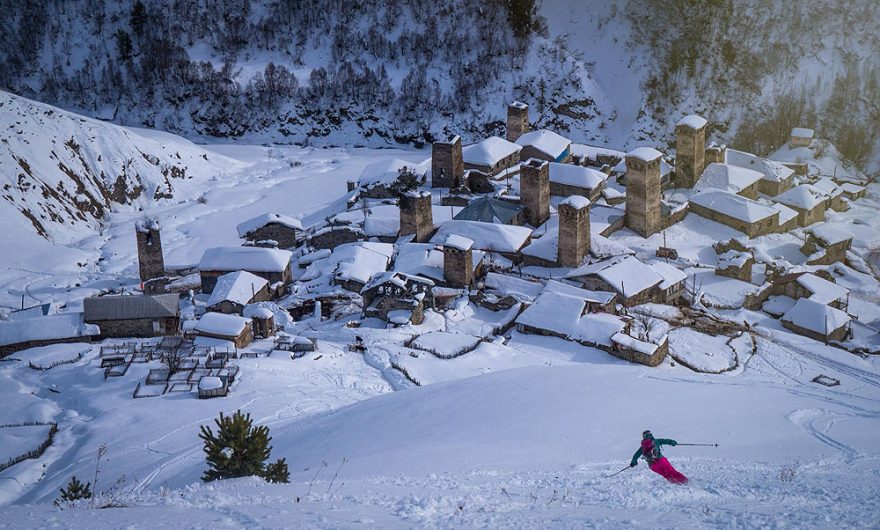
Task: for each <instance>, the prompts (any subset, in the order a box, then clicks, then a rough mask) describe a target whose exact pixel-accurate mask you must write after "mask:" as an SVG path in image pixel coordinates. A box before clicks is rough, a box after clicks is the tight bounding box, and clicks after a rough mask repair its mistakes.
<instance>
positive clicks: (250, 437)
mask: <svg viewBox="0 0 880 530" xmlns="http://www.w3.org/2000/svg"><path fill="white" fill-rule="evenodd" d="M214 423H216V424H217V434H216V435H215V434H214V432H213V431H212V430H211V429H210V428H209V427H206V426H204V425H202V428H201V433H200V434H199V438H201V439H202V440H203V441H204V443H205V447H204V451H205V459H206V460H207V462H208V470H207V471H205V474H204V475H203V476H202V480H204V481H205V482H210V481H212V480H218V479H224V478H234V477H247V476H253V475H255V476H258V477H264V476H265V475H266V467H265V466H266V460H267V459H268V458H269V454H270V453H271V452H272V447H271V446H270V445H269V442H270V441H271V440H272V438H271V437H270V436H269V428H268V427H266V426H265V425H263V426H260V427H254V425H253V420H252V419H251V415H250V414H242V413H241V411H240V410H238V411H236V412H235V413H234V414H233V415H232V416H224V415H223V413H222V412H221V413H220V418H218V419H216V420H214ZM279 464H280V465H279ZM273 466H274V467H273ZM280 466H283V467H284V469H285V470H286V468H287V464H286V463H284V462H283V460H281V461H279V462H276V463H275V464H273V465H272V466H270V467H273V470H274V472H276V473H278V472H279V468H280Z"/></svg>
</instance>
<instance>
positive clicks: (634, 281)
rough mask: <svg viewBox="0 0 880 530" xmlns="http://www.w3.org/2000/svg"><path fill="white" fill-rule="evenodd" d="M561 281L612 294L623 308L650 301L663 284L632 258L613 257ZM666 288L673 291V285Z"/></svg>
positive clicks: (588, 266) (654, 272)
mask: <svg viewBox="0 0 880 530" xmlns="http://www.w3.org/2000/svg"><path fill="white" fill-rule="evenodd" d="M565 277H566V279H569V280H574V281H576V282H578V283H580V284H581V285H582V286H583V288H584V289H587V290H591V291H610V292H615V293H617V295H618V297H619V301H620V303H621V304H622V305H624V306H625V307H632V306H635V305H639V304H644V303H647V302H652V301H654V299H655V295H656V293H657V289H658V286H659V285H660V284H661V283H664V281H665V280H666V279H665V278H664V277H663V276H661V275H660V274H659V273H657V272H656V271H655V270H654V269H653V268H652V267H651V266H649V265H646V264H644V263H642V262H641V261H639V260H638V259H637V258H636V257H635V256H615V257H613V258H610V259H607V260H604V261H600V262H598V263H589V264H586V265H582V266H580V267H578V268H576V269H574V270H572V271H571V272H569V273H568V274H567V275H566V276H565ZM668 287H669V288H674V287H675V284H672V285H669V286H668Z"/></svg>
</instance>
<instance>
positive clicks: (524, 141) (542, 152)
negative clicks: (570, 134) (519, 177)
mask: <svg viewBox="0 0 880 530" xmlns="http://www.w3.org/2000/svg"><path fill="white" fill-rule="evenodd" d="M516 143H517V144H519V145H520V146H521V147H522V150H521V151H520V152H519V159H520V160H522V161H523V162H525V161H526V160H529V159H531V158H537V159H539V160H545V161H547V162H567V161H568V159H569V158H570V157H571V140H569V139H568V138H565V137H563V136H560V135H558V134H556V133H555V132H553V131H548V130H547V129H539V130H537V131H530V132H527V133H525V134H523V135H521V136H520V137H519V138H517V139H516Z"/></svg>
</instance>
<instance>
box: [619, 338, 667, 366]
mask: <svg viewBox="0 0 880 530" xmlns="http://www.w3.org/2000/svg"><path fill="white" fill-rule="evenodd" d="M607 351H608V353H610V354H611V355H613V356H615V357H617V358H618V359H623V360H624V361H629V362H631V363H636V364H644V365H645V366H657V365H658V364H660V363H661V362H663V359H665V358H666V355H667V354H668V353H669V339H665V340H664V341H663V344H660V345H659V346H658V347H657V350H656V351H654V353H653V354H652V355H645V354H644V353H641V352H639V351H636V350H633V349H630V348H627V347H625V346H622V345H620V344H617V343H616V342H615V343H614V344H613V345H612V346H611V348H608V349H607Z"/></svg>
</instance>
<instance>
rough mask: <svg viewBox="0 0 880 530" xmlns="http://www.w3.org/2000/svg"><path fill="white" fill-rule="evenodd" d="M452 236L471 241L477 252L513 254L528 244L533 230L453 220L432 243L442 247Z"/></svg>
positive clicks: (432, 239) (444, 224) (441, 226)
mask: <svg viewBox="0 0 880 530" xmlns="http://www.w3.org/2000/svg"><path fill="white" fill-rule="evenodd" d="M452 234H457V235H460V236H463V237H466V238H468V239H470V240H471V241H473V242H474V248H475V249H477V250H489V251H495V252H511V253H512V252H517V251H518V250H520V249H521V248H522V247H523V245H525V244H526V242H527V241H528V240H529V238H530V237H531V235H532V230H531V229H529V228H526V227H524V226H514V225H505V224H497V223H483V222H480V221H461V220H458V219H453V220H452V221H447V222H445V223H443V224H442V225H440V228H439V229H437V232H436V233H435V234H434V237H432V238H431V243H433V244H435V245H442V244H443V243H445V242H446V240H447V239H448V238H449V236H450V235H452Z"/></svg>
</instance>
